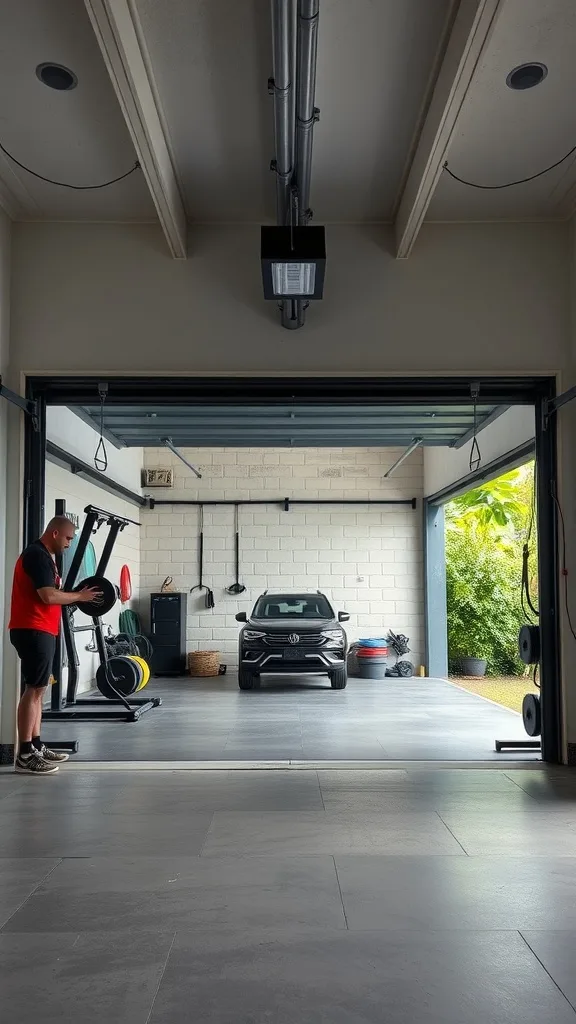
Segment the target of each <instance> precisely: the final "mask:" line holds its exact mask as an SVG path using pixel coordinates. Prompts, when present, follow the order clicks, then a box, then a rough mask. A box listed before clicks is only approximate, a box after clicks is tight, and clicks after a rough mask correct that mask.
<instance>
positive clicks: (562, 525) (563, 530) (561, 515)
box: [552, 488, 576, 640]
mask: <svg viewBox="0 0 576 1024" xmlns="http://www.w3.org/2000/svg"><path fill="white" fill-rule="evenodd" d="M552 497H553V499H554V502H555V504H556V508H557V509H558V518H559V519H560V536H561V538H562V570H561V572H562V580H563V587H562V590H563V592H564V607H565V609H566V619H567V620H568V626H569V627H570V632H571V633H572V636H573V637H574V639H575V640H576V631H575V630H574V626H573V624H572V616H571V614H570V601H569V597H568V567H567V565H566V524H565V522H564V513H563V511H562V506H561V504H560V502H559V501H558V498H557V496H556V492H555V490H554V488H553V489H552Z"/></svg>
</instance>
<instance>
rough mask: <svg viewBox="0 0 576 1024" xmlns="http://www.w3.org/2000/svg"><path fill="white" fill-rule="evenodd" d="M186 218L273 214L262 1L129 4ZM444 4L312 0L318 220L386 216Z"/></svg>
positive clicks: (266, 16)
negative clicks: (315, 4) (315, 9)
mask: <svg viewBox="0 0 576 1024" xmlns="http://www.w3.org/2000/svg"><path fill="white" fill-rule="evenodd" d="M136 6H137V10H138V14H139V17H140V21H141V24H142V28H143V31H144V37H145V41H146V45H147V49H148V52H149V55H150V61H151V65H152V68H153V70H154V77H155V80H156V84H157V86H158V92H159V95H160V97H161V102H162V107H163V111H164V115H165V119H166V124H167V128H168V132H169V134H170V137H171V139H172V144H173V148H174V153H175V159H176V165H177V167H178V170H179V174H180V177H181V180H182V182H183V187H184V194H185V200H186V206H187V209H188V213H189V216H190V217H191V219H192V220H197V221H220V222H226V221H252V222H253V221H256V222H259V221H261V220H263V219H265V218H267V217H270V218H272V217H274V215H275V200H274V179H273V176H272V174H271V173H270V171H269V165H270V160H271V158H272V157H273V155H274V151H273V135H272V128H273V110H272V100H271V98H270V97H269V96H268V91H267V81H268V78H269V76H270V75H271V73H272V49H271V47H272V44H271V35H270V7H271V5H270V0H136ZM448 8H449V0H321V2H320V22H319V36H318V72H317V83H316V105H317V106H318V107H319V108H320V111H321V119H320V123H319V124H318V125H317V126H316V129H315V133H314V163H313V174H312V196H311V199H312V206H313V208H314V213H315V217H316V220H317V221H319V222H330V221H339V222H342V221H344V222H345V221H352V222H359V221H381V220H390V217H391V214H392V208H393V205H394V201H395V198H396V195H397V192H398V188H399V186H400V181H401V176H402V172H403V169H404V165H405V162H406V159H407V157H408V153H409V148H410V144H411V141H412V137H413V134H414V131H415V128H416V125H417V121H418V115H419V112H420V108H421V105H422V103H423V100H424V96H425V93H426V86H427V82H428V78H429V75H430V72H431V69H432V63H433V60H434V56H435V53H436V49H437V47H438V45H439V41H440V39H441V36H442V32H443V29H444V25H445V19H446V14H447V10H448Z"/></svg>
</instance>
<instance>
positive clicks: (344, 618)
mask: <svg viewBox="0 0 576 1024" xmlns="http://www.w3.org/2000/svg"><path fill="white" fill-rule="evenodd" d="M338 622H350V616H349V614H348V612H338Z"/></svg>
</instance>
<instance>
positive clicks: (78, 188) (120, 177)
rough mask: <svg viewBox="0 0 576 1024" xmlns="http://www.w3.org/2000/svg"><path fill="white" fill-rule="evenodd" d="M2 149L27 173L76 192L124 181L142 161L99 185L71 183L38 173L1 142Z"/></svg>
mask: <svg viewBox="0 0 576 1024" xmlns="http://www.w3.org/2000/svg"><path fill="white" fill-rule="evenodd" d="M0 151H1V152H2V153H4V156H7V157H8V159H9V160H11V161H12V163H14V164H16V166H17V167H21V168H22V170H23V171H26V172H27V174H31V175H32V176H33V177H34V178H38V179H39V180H40V181H46V182H48V184H49V185H59V186H60V188H71V189H74V190H75V191H76V192H89V191H91V190H93V189H98V188H108V186H109V185H115V184H116V182H117V181H123V180H124V178H128V177H129V176H130V175H131V174H134V171H137V170H138V168H139V167H140V161H139V160H137V161H136V163H135V164H134V166H133V167H131V168H130V170H129V171H125V173H124V174H120V175H118V177H117V178H111V179H110V181H102V182H100V184H98V185H71V184H70V183H69V182H67V181H55V180H54V178H46V177H45V176H44V175H43V174H38V172H37V171H33V170H32V168H31V167H27V166H26V164H23V163H22V162H21V161H20V160H17V159H16V157H15V156H13V155H12V153H10V152H9V150H7V149H6V147H5V146H3V145H2V143H1V142H0Z"/></svg>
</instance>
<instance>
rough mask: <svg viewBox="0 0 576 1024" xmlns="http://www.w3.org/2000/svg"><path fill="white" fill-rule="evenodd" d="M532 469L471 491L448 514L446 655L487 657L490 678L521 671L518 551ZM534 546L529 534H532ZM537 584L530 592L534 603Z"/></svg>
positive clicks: (528, 515) (523, 537)
mask: <svg viewBox="0 0 576 1024" xmlns="http://www.w3.org/2000/svg"><path fill="white" fill-rule="evenodd" d="M532 473H533V466H532V464H530V465H529V466H524V467H522V469H520V470H514V471H513V472H512V473H506V474H505V475H504V476H502V477H500V478H499V479H498V480H494V481H491V482H490V483H487V484H483V485H482V486H480V487H476V488H474V490H472V491H469V492H468V493H467V494H465V495H463V496H462V497H461V498H457V499H455V501H453V502H451V503H450V505H448V506H447V508H446V585H447V603H448V650H449V657H450V660H451V661H454V659H457V658H459V657H464V656H471V657H477V658H485V659H486V661H487V662H488V673H489V674H491V675H514V674H518V673H520V672H521V670H522V667H523V666H522V663H521V662H520V660H519V658H518V655H517V645H518V631H519V629H520V626H521V625H522V624H523V623H524V622H525V621H526V617H525V615H524V613H523V611H522V603H521V580H522V547H523V544H524V542H525V540H526V536H527V533H528V527H529V523H530V520H531V512H532ZM532 539H533V544H532V546H533V547H534V546H535V538H534V533H533V535H532ZM535 591H536V584H535V582H534V581H533V582H532V586H531V592H532V596H533V600H537V596H536V593H535Z"/></svg>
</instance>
